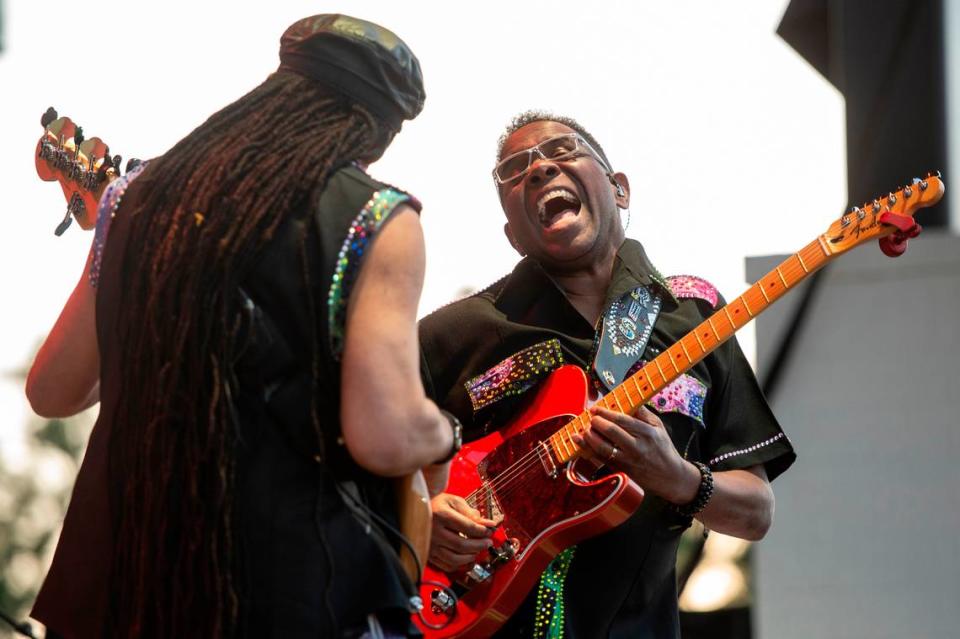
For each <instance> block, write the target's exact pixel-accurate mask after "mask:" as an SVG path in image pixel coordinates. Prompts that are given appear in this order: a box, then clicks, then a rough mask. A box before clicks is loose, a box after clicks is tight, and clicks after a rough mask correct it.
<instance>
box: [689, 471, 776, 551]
mask: <svg viewBox="0 0 960 639" xmlns="http://www.w3.org/2000/svg"><path fill="white" fill-rule="evenodd" d="M713 487H714V490H713V496H712V497H711V498H710V501H709V502H708V503H707V506H706V508H704V509H703V511H701V512H700V514H699V515H697V519H699V520H700V521H701V522H702V523H703V525H704V526H706V527H707V528H709V529H710V530H715V531H717V532H719V533H723V534H725V535H732V536H734V537H740V538H741V539H748V540H750V541H757V540H759V539H762V538H763V537H764V535H766V533H767V530H769V528H770V525H771V524H772V523H773V510H774V497H773V489H772V488H771V487H770V484H769V482H768V481H767V478H766V473H765V472H764V470H763V466H754V467H751V468H748V469H744V470H728V471H722V472H717V473H714V475H713Z"/></svg>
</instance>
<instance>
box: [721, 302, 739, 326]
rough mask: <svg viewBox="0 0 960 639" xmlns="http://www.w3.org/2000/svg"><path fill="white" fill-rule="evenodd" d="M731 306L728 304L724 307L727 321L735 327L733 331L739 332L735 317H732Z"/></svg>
mask: <svg viewBox="0 0 960 639" xmlns="http://www.w3.org/2000/svg"><path fill="white" fill-rule="evenodd" d="M729 307H730V305H729V304H727V305H726V306H724V307H723V312H724V313H726V315H727V321H728V322H730V326H731V327H733V330H737V324H736V322H734V321H733V317H731V315H730V308H729Z"/></svg>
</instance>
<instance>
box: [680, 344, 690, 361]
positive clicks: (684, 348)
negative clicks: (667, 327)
mask: <svg viewBox="0 0 960 639" xmlns="http://www.w3.org/2000/svg"><path fill="white" fill-rule="evenodd" d="M680 348H682V349H683V354H684V355H686V356H687V361H688V362H691V363H692V362H693V358H692V357H690V353H689V352H687V347H686V345H684V343H683V339H682V338H681V340H680Z"/></svg>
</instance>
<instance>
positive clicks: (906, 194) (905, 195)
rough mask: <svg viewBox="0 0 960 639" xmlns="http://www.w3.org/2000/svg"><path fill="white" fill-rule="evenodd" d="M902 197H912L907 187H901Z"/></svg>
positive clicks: (911, 192) (911, 190)
mask: <svg viewBox="0 0 960 639" xmlns="http://www.w3.org/2000/svg"><path fill="white" fill-rule="evenodd" d="M903 197H905V198H911V197H913V189H911V188H910V187H909V186H905V187H903Z"/></svg>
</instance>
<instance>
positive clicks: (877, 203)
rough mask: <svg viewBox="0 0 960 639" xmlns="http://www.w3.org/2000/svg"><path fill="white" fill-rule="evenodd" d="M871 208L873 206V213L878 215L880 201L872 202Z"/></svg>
mask: <svg viewBox="0 0 960 639" xmlns="http://www.w3.org/2000/svg"><path fill="white" fill-rule="evenodd" d="M872 206H873V212H874V213H879V212H880V200H874V201H873V205H872Z"/></svg>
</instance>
